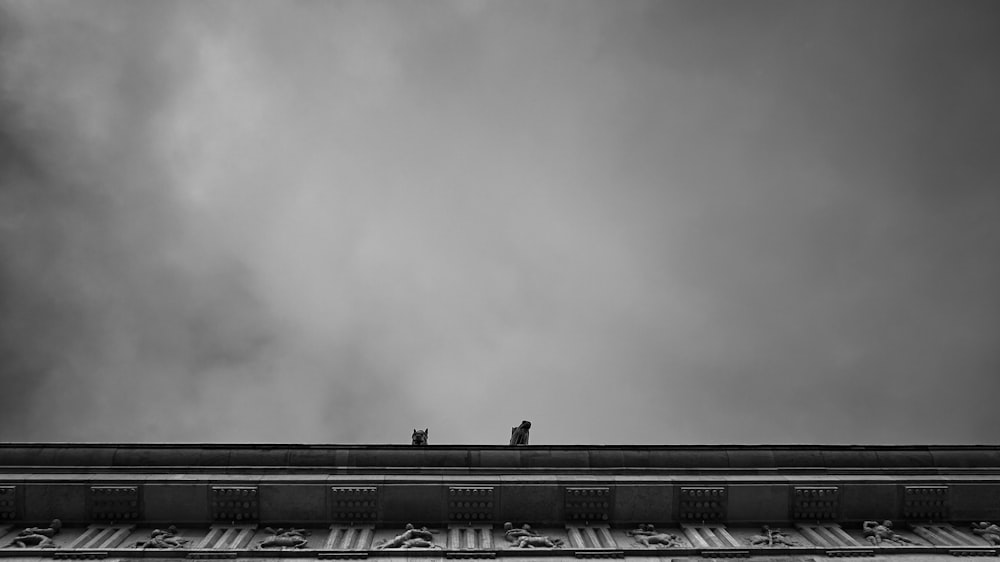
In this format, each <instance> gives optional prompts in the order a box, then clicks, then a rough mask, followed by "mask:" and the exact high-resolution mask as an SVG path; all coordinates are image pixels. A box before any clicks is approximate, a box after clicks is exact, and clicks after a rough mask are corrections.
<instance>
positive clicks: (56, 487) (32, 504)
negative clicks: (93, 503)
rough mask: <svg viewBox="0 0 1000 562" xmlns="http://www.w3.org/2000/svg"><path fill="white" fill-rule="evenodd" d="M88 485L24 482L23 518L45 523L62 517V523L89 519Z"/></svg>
mask: <svg viewBox="0 0 1000 562" xmlns="http://www.w3.org/2000/svg"><path fill="white" fill-rule="evenodd" d="M89 488H90V487H89V486H88V485H86V484H83V483H80V484H26V485H25V486H24V520H25V521H28V522H36V523H47V522H49V521H51V520H52V519H55V518H59V519H62V521H63V523H64V524H65V523H73V522H83V521H88V520H89V519H90V514H89V513H88V512H87V492H88V490H89Z"/></svg>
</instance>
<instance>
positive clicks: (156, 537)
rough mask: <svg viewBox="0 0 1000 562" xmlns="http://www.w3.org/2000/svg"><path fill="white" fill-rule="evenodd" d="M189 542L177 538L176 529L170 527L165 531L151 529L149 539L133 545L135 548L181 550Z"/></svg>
mask: <svg viewBox="0 0 1000 562" xmlns="http://www.w3.org/2000/svg"><path fill="white" fill-rule="evenodd" d="M189 542H191V541H189V540H187V539H182V538H180V537H178V536H177V527H175V526H173V525H171V526H169V527H167V528H166V529H153V532H151V533H150V534H149V538H148V539H147V540H144V541H138V542H136V543H135V547H136V548H183V547H184V545H186V544H187V543H189Z"/></svg>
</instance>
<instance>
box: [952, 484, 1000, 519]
mask: <svg viewBox="0 0 1000 562" xmlns="http://www.w3.org/2000/svg"><path fill="white" fill-rule="evenodd" d="M949 491H950V495H951V518H952V519H953V520H955V521H993V522H998V521H1000V484H985V483H982V484H980V483H975V484H972V483H970V484H951V485H949Z"/></svg>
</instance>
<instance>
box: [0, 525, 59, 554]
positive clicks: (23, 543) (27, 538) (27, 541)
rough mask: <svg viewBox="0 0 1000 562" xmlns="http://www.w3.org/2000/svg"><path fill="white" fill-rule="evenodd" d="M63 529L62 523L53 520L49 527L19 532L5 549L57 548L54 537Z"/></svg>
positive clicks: (29, 528) (31, 528) (32, 528)
mask: <svg viewBox="0 0 1000 562" xmlns="http://www.w3.org/2000/svg"><path fill="white" fill-rule="evenodd" d="M59 529H62V521H60V520H58V519H53V520H52V523H49V526H48V527H28V528H27V529H25V530H23V531H21V532H19V533H18V534H17V536H16V537H14V539H13V540H12V541H10V543H9V544H7V545H5V547H4V548H10V547H14V548H30V547H35V548H56V542H55V541H54V540H52V537H54V536H55V535H56V533H58V532H59Z"/></svg>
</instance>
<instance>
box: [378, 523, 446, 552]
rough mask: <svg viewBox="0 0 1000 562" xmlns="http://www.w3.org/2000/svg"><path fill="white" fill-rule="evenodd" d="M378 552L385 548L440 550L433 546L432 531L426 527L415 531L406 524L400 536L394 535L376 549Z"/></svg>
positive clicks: (411, 526)
mask: <svg viewBox="0 0 1000 562" xmlns="http://www.w3.org/2000/svg"><path fill="white" fill-rule="evenodd" d="M377 548H378V549H379V550H381V549H385V548H441V547H440V546H438V545H436V544H434V531H431V530H429V529H428V528H427V527H421V528H419V529H417V528H416V527H414V526H413V524H411V523H407V524H406V529H405V530H404V531H403V533H402V534H399V535H396V536H395V537H393V539H392V540H391V541H388V542H386V543H384V544H381V545H379V546H378V547H377Z"/></svg>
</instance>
